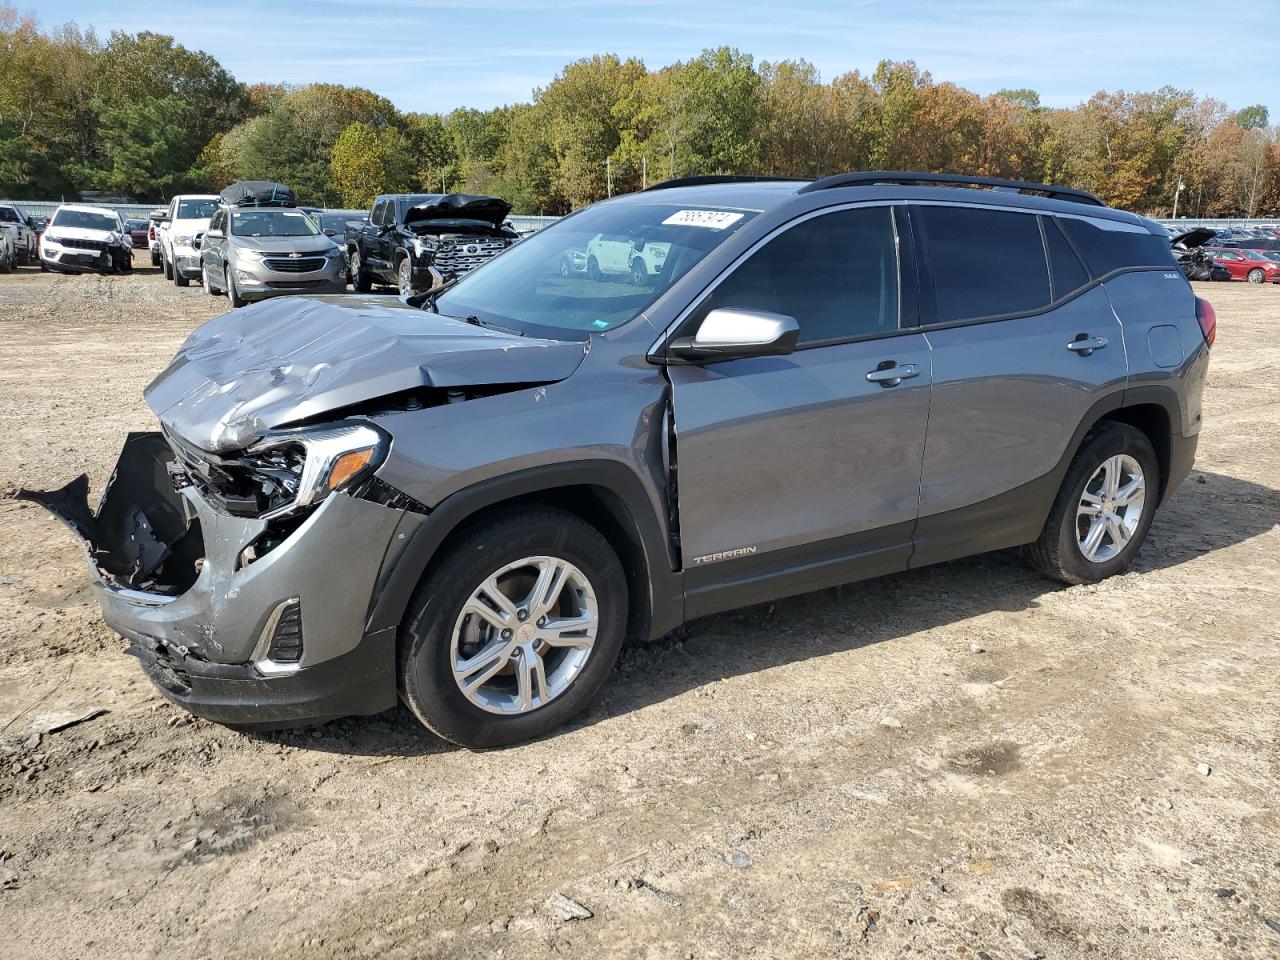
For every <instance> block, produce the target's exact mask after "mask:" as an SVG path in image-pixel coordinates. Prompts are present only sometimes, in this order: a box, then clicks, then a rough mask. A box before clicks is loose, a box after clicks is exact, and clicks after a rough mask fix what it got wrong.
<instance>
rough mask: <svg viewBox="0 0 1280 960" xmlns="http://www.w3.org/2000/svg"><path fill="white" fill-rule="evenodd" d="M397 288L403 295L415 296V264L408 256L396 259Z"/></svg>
mask: <svg viewBox="0 0 1280 960" xmlns="http://www.w3.org/2000/svg"><path fill="white" fill-rule="evenodd" d="M396 288H397V289H398V290H399V291H400V296H402V297H411V296H413V264H412V263H410V262H409V258H408V257H401V258H400V259H399V260H398V261H396Z"/></svg>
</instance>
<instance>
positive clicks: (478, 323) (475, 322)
mask: <svg viewBox="0 0 1280 960" xmlns="http://www.w3.org/2000/svg"><path fill="white" fill-rule="evenodd" d="M462 319H463V322H464V323H469V324H471V325H472V326H473V327H488V328H489V329H490V330H501V331H502V332H503V333H514V334H515V335H516V336H517V337H523V336H524V332H523V331H521V330H517V329H516V328H515V327H504V326H502V325H501V324H499V323H494V322H493V321H491V320H481V319H480V318H479V317H477V316H476V315H475V314H474V313H473V314H471V316H469V317H463V318H462Z"/></svg>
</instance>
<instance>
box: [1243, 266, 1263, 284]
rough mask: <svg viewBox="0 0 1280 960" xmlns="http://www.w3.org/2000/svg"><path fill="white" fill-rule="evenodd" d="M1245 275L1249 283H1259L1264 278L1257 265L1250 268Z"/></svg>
mask: <svg viewBox="0 0 1280 960" xmlns="http://www.w3.org/2000/svg"><path fill="white" fill-rule="evenodd" d="M1247 276H1248V280H1249V282H1250V283H1261V282H1262V281H1263V280H1264V279H1266V278H1265V277H1264V276H1263V275H1262V270H1261V269H1260V268H1258V267H1254V268H1253V269H1252V270H1250V271H1249V273H1248V275H1247Z"/></svg>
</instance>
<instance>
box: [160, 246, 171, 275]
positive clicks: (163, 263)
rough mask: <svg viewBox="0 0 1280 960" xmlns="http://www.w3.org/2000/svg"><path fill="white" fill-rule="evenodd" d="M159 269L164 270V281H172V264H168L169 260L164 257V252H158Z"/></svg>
mask: <svg viewBox="0 0 1280 960" xmlns="http://www.w3.org/2000/svg"><path fill="white" fill-rule="evenodd" d="M160 267H161V269H162V270H164V278H165V279H166V280H172V279H173V264H171V263H170V262H169V258H168V257H166V256H165V255H164V251H163V250H162V251H160Z"/></svg>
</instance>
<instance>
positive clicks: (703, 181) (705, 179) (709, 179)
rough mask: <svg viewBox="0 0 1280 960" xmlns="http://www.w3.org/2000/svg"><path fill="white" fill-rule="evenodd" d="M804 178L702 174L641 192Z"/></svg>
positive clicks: (681, 178) (656, 184)
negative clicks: (715, 184) (714, 184)
mask: <svg viewBox="0 0 1280 960" xmlns="http://www.w3.org/2000/svg"><path fill="white" fill-rule="evenodd" d="M805 179H806V178H804V177H754V176H739V175H736V174H724V175H721V174H715V173H712V174H704V175H702V176H697V177H676V179H674V180H663V181H662V182H661V183H655V184H654V185H653V186H651V187H645V188H644V190H643V191H642V192H644V193H648V192H649V191H650V190H670V189H671V188H672V187H705V186H707V185H708V184H712V183H769V182H771V181H777V180H791V181H795V182H797V183H803V182H804V180H805Z"/></svg>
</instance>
